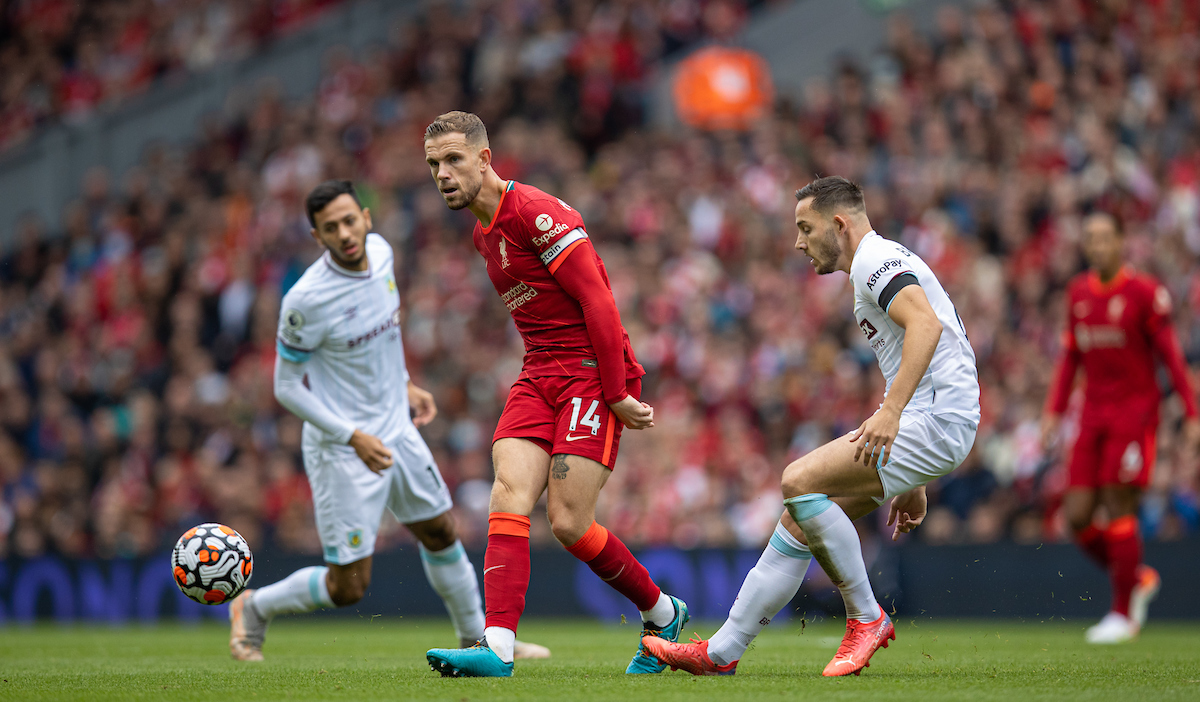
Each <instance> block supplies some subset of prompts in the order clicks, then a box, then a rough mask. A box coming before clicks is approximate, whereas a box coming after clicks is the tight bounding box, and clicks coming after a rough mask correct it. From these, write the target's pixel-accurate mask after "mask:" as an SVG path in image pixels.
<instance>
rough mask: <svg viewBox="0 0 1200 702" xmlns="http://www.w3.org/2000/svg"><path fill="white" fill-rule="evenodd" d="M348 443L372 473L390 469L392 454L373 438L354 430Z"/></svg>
mask: <svg viewBox="0 0 1200 702" xmlns="http://www.w3.org/2000/svg"><path fill="white" fill-rule="evenodd" d="M348 443H349V444H350V446H351V447H352V448H353V449H354V452H355V453H357V454H358V457H359V458H361V459H362V462H363V463H366V464H367V467H368V468H370V469H371V470H372V471H374V472H376V473H382V472H383V471H385V470H387V469H388V468H391V467H392V452H391V451H389V450H388V448H387V446H384V445H383V442H382V441H380V440H379V439H377V438H375V437H374V436H371V435H370V434H364V433H362V432H361V431H359V430H357V429H355V430H354V434H353V435H352V436H351V437H350V441H349V442H348Z"/></svg>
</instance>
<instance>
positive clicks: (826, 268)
mask: <svg viewBox="0 0 1200 702" xmlns="http://www.w3.org/2000/svg"><path fill="white" fill-rule="evenodd" d="M811 246H812V252H811V253H810V255H812V254H816V255H814V256H812V259H813V262H814V263H815V264H816V271H817V275H825V274H827V273H832V272H834V271H836V270H837V269H838V268H837V264H838V261H839V260H841V258H842V245H841V243H840V242H838V239H837V230H835V229H834V228H833V227H830V228H829V229H827V230H825V233H824V234H822V235H821V236H819V237H817V238H815V239H813V240H812V244H811Z"/></svg>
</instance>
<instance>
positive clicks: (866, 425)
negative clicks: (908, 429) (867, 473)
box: [850, 405, 900, 468]
mask: <svg viewBox="0 0 1200 702" xmlns="http://www.w3.org/2000/svg"><path fill="white" fill-rule="evenodd" d="M899 433H900V413H899V412H897V411H896V410H893V409H891V408H889V407H888V406H887V405H884V406H883V407H880V408H879V409H878V410H876V412H875V414H873V415H871V416H870V417H869V418H867V421H865V422H863V423H862V426H860V427H859V428H858V429H857V430H856V431H855V432H854V433H853V434H851V435H850V442H851V443H854V442H856V441H857V442H861V443H859V444H858V450H857V451H855V452H854V461H855V462H856V463H857V462H858V461H859V460H862V462H863V465H865V466H867V467H870V468H876V467H877V466H878V465H879V464H880V462H881V461H882V463H883V465H887V462H888V459H889V458H891V456H892V444H893V443H894V442H895V441H896V435H897V434H899Z"/></svg>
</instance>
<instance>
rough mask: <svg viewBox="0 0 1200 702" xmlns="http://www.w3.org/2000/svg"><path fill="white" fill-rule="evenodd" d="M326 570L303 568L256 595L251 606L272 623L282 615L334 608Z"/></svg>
mask: <svg viewBox="0 0 1200 702" xmlns="http://www.w3.org/2000/svg"><path fill="white" fill-rule="evenodd" d="M328 575H329V569H328V568H326V567H325V566H311V567H308V568H301V569H300V570H298V571H296V572H295V573H292V574H291V575H289V576H287V577H286V578H284V579H283V580H280V581H279V582H277V583H273V584H271V585H267V586H266V587H262V588H259V589H258V590H255V591H254V596H253V597H252V598H251V599H250V604H249V606H250V607H251V608H252V609H253V610H254V611H255V613H256V614H258V615H259V616H260V617H262V618H263V619H265V620H267V621H270V620H271V619H272V618H274V617H275V616H276V615H279V614H296V613H300V612H311V611H313V610H314V609H320V608H322V607H332V606H333V600H332V599H330V597H329V586H328V584H327V583H326V580H325V578H326V577H327V576H328Z"/></svg>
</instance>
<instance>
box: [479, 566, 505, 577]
mask: <svg viewBox="0 0 1200 702" xmlns="http://www.w3.org/2000/svg"><path fill="white" fill-rule="evenodd" d="M503 567H504V566H502V565H498V566H492V567H491V568H484V569H483V574H484V575H487V574H488V571H489V570H495V569H497V568H503Z"/></svg>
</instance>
